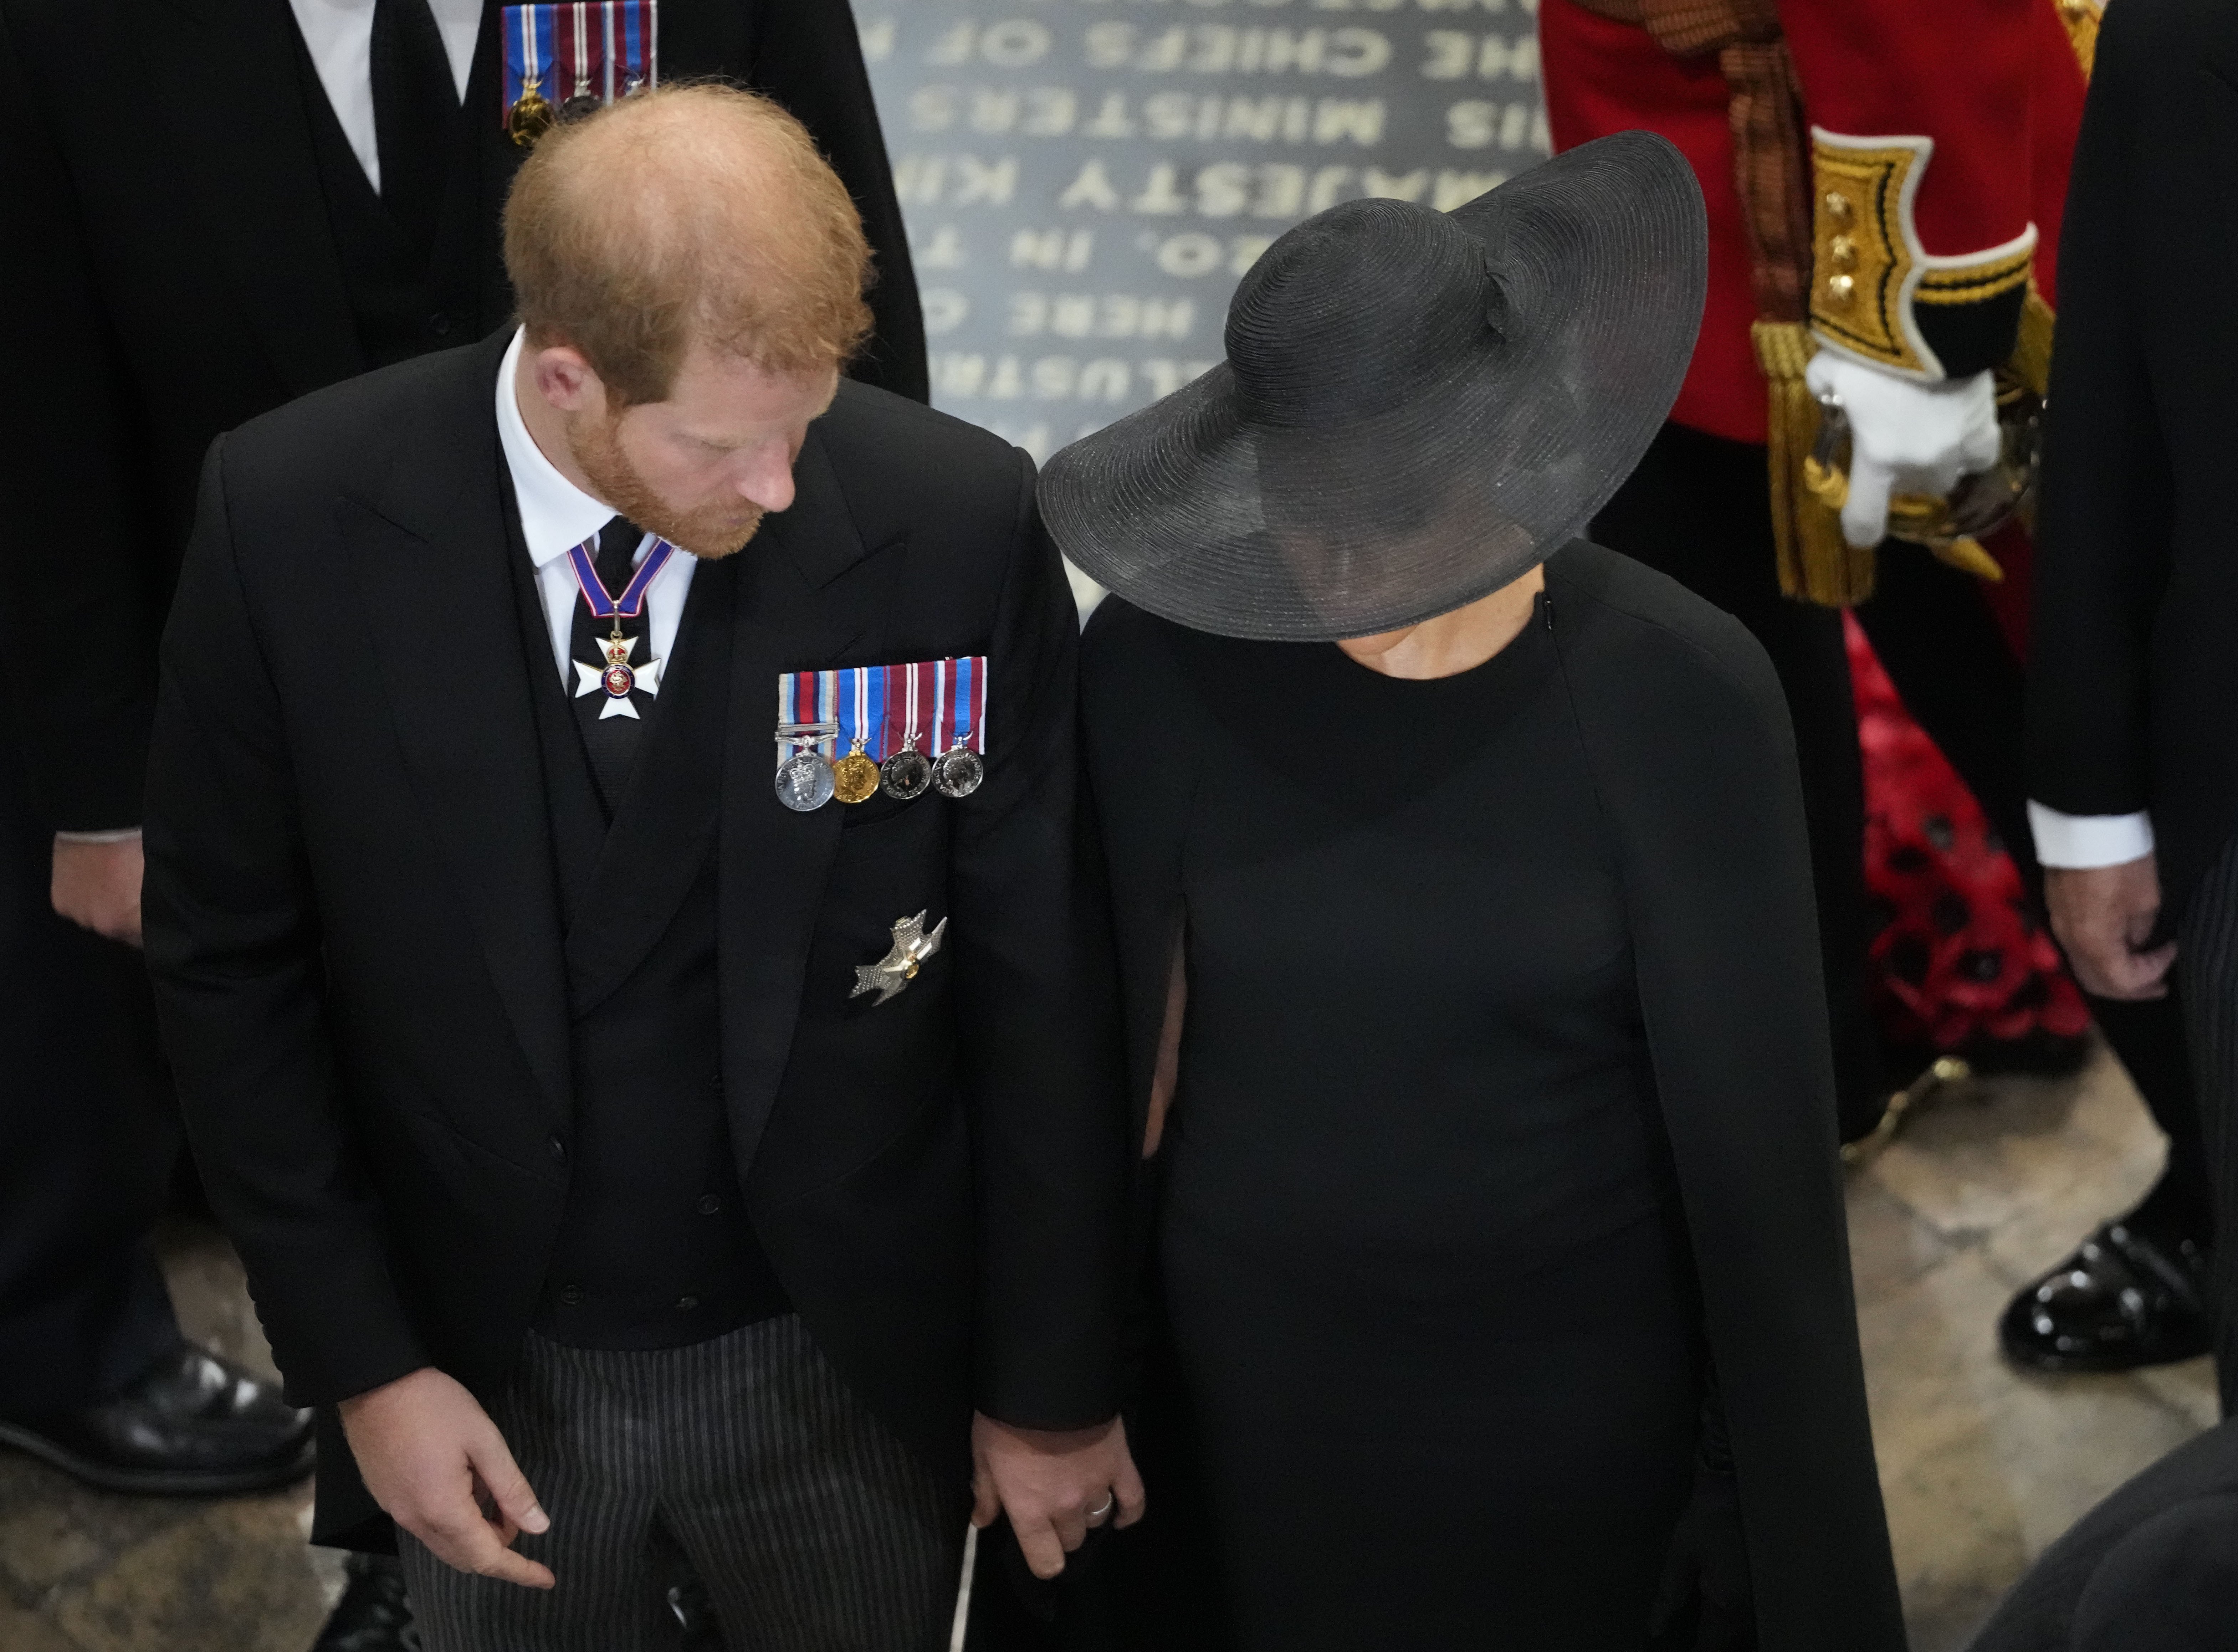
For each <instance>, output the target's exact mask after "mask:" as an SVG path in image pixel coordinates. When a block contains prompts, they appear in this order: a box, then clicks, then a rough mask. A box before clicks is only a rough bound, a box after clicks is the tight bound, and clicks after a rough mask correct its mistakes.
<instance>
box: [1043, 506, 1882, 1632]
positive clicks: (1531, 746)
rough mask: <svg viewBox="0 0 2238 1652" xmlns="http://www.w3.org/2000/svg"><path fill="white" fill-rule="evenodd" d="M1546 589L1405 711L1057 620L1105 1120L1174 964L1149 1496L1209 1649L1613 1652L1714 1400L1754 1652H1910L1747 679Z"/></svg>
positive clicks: (1800, 940) (1155, 1023)
mask: <svg viewBox="0 0 2238 1652" xmlns="http://www.w3.org/2000/svg"><path fill="white" fill-rule="evenodd" d="M1546 578H1547V590H1546V595H1545V596H1544V597H1542V598H1540V600H1539V605H1538V608H1537V610H1536V611H1535V612H1534V615H1533V622H1532V624H1530V625H1529V626H1527V627H1526V630H1525V631H1524V633H1523V634H1522V635H1521V636H1520V637H1519V638H1518V639H1517V640H1516V642H1515V643H1513V644H1510V646H1509V647H1508V648H1507V649H1506V650H1505V651H1502V653H1500V655H1498V656H1495V657H1493V660H1491V661H1490V662H1487V664H1486V665H1484V666H1481V667H1480V668H1478V669H1477V670H1476V671H1472V672H1467V673H1463V674H1461V675H1460V676H1458V677H1452V678H1446V679H1440V680H1437V681H1433V682H1427V683H1421V682H1407V681H1397V680H1394V679H1390V678H1385V677H1379V676H1376V675H1375V674H1374V673H1372V672H1368V671H1365V670H1364V669H1363V668H1361V667H1359V666H1357V665H1355V664H1353V663H1352V662H1350V661H1349V660H1347V659H1346V658H1345V657H1343V656H1342V655H1341V652H1340V651H1338V650H1336V649H1335V648H1334V646H1332V645H1328V644H1255V643H1241V642H1235V641H1232V640H1228V639H1222V638H1211V637H1208V636H1205V635H1202V633H1197V632H1192V631H1187V630H1185V629H1182V628H1181V627H1178V626H1175V625H1173V624H1169V623H1168V622H1165V621H1162V620H1159V619H1156V618H1153V617H1151V616H1149V615H1147V614H1144V613H1142V612H1141V611H1137V610H1135V609H1133V608H1131V607H1129V606H1128V605H1125V604H1124V603H1122V602H1121V601H1119V600H1118V599H1117V598H1111V599H1109V600H1107V602H1106V603H1105V605H1103V606H1102V609H1101V610H1099V611H1098V612H1097V614H1096V616H1095V617H1094V618H1093V619H1092V621H1091V623H1090V624H1089V628H1088V631H1087V635H1086V638H1085V641H1084V644H1083V665H1082V694H1083V717H1084V721H1085V729H1086V737H1085V747H1086V750H1087V752H1088V760H1089V769H1090V778H1091V782H1092V784H1093V790H1094V795H1095V799H1096V808H1097V810H1098V814H1099V816H1100V820H1101V825H1102V832H1103V836H1104V840H1105V845H1106V850H1107V854H1108V856H1109V863H1110V869H1111V879H1112V886H1113V892H1114V899H1115V903H1116V913H1117V918H1118V932H1119V935H1120V942H1121V947H1122V965H1123V975H1124V988H1125V994H1126V1010H1127V1015H1128V1022H1129V1061H1130V1082H1131V1087H1132V1089H1133V1092H1134V1094H1135V1095H1136V1105H1137V1107H1138V1109H1141V1108H1144V1107H1146V1106H1147V1100H1148V1097H1149V1087H1150V1075H1151V1073H1152V1070H1153V1067H1154V1064H1155V1057H1156V1051H1157V1041H1158V1037H1159V1032H1160V1028H1161V1027H1162V1021H1163V1017H1164V1009H1165V1005H1166V1001H1167V990H1168V969H1169V960H1170V958H1171V956H1172V949H1173V948H1174V946H1175V942H1176V939H1177V938H1183V941H1182V943H1183V945H1184V947H1185V950H1186V955H1187V956H1188V958H1189V994H1190V1000H1189V1014H1188V1015H1187V1017H1186V1018H1185V1021H1184V1028H1185V1031H1184V1035H1183V1041H1182V1056H1181V1067H1180V1074H1181V1076H1180V1083H1179V1085H1178V1087H1177V1091H1176V1096H1175V1105H1174V1111H1173V1113H1172V1115H1171V1118H1170V1120H1169V1129H1168V1134H1167V1138H1166V1140H1165V1143H1164V1145H1163V1146H1162V1150H1161V1152H1160V1153H1159V1155H1158V1160H1157V1161H1155V1164H1154V1166H1153V1167H1152V1169H1151V1171H1150V1172H1149V1173H1146V1174H1145V1176H1144V1178H1143V1181H1142V1188H1143V1199H1144V1208H1143V1221H1142V1232H1143V1234H1144V1238H1145V1252H1146V1258H1145V1259H1146V1272H1147V1273H1149V1274H1150V1275H1153V1276H1155V1278H1156V1279H1157V1281H1158V1284H1157V1287H1156V1288H1157V1297H1158V1312H1159V1313H1160V1314H1161V1315H1162V1317H1163V1321H1164V1323H1163V1325H1162V1334H1161V1335H1160V1336H1159V1337H1157V1338H1155V1339H1154V1341H1155V1345H1156V1346H1157V1348H1159V1349H1162V1350H1163V1352H1162V1354H1155V1355H1154V1358H1153V1360H1152V1364H1153V1365H1162V1366H1163V1367H1164V1369H1163V1371H1162V1375H1159V1376H1157V1377H1156V1378H1154V1380H1155V1381H1156V1382H1157V1383H1158V1384H1160V1385H1161V1386H1162V1388H1163V1389H1164V1391H1165V1398H1166V1400H1167V1401H1168V1402H1169V1404H1168V1410H1169V1411H1170V1410H1171V1404H1170V1402H1172V1400H1173V1399H1174V1398H1175V1396H1176V1395H1178V1396H1179V1397H1181V1399H1182V1406H1183V1409H1185V1411H1186V1412H1187V1415H1186V1417H1185V1418H1182V1419H1181V1425H1180V1426H1179V1427H1178V1428H1175V1427H1173V1426H1171V1424H1172V1423H1173V1419H1172V1417H1170V1416H1169V1417H1166V1418H1165V1419H1164V1420H1161V1419H1160V1417H1158V1416H1157V1415H1155V1411H1156V1409H1157V1408H1155V1407H1153V1408H1151V1411H1152V1414H1151V1415H1149V1416H1146V1417H1143V1419H1142V1424H1141V1426H1142V1427H1143V1428H1144V1429H1145V1430H1154V1429H1155V1430H1157V1431H1159V1432H1160V1433H1161V1434H1162V1435H1163V1436H1164V1437H1146V1438H1144V1439H1143V1440H1142V1442H1141V1444H1142V1457H1143V1458H1144V1465H1145V1471H1146V1474H1154V1473H1155V1472H1156V1468H1157V1465H1158V1464H1160V1463H1161V1462H1162V1463H1163V1464H1165V1465H1166V1467H1167V1470H1168V1472H1167V1474H1166V1476H1165V1478H1166V1480H1167V1483H1168V1485H1169V1490H1174V1491H1176V1492H1183V1488H1184V1487H1186V1490H1185V1492H1184V1493H1183V1495H1182V1496H1181V1497H1169V1499H1168V1503H1169V1510H1168V1513H1169V1517H1171V1518H1175V1519H1183V1518H1185V1519H1187V1520H1188V1521H1189V1523H1190V1530H1191V1533H1192V1536H1191V1537H1190V1546H1191V1547H1192V1548H1197V1547H1202V1549H1205V1550H1208V1551H1209V1552H1208V1553H1197V1554H1194V1555H1192V1556H1190V1559H1191V1561H1192V1563H1195V1565H1196V1567H1197V1568H1198V1569H1199V1571H1200V1573H1201V1574H1202V1572H1203V1571H1204V1570H1206V1569H1209V1570H1210V1572H1211V1573H1212V1574H1214V1575H1215V1576H1216V1577H1217V1580H1218V1587H1219V1592H1220V1594H1221V1595H1222V1597H1223V1598H1222V1609H1223V1616H1224V1618H1225V1620H1226V1621H1225V1622H1224V1623H1223V1626H1222V1631H1221V1635H1220V1637H1219V1638H1220V1639H1221V1640H1223V1641H1225V1642H1228V1643H1229V1644H1232V1645H1234V1646H1235V1647H1238V1648H1241V1649H1245V1652H1313V1649H1320V1648H1328V1649H1332V1652H1334V1649H1340V1648H1350V1647H1365V1646H1371V1645H1372V1646H1377V1647H1383V1648H1393V1649H1400V1648H1404V1649H1416V1648H1420V1649H1425V1652H1428V1649H1443V1648H1447V1647H1451V1648H1455V1649H1459V1648H1464V1647H1467V1648H1475V1647H1484V1648H1504V1647H1506V1646H1510V1645H1513V1646H1517V1647H1522V1646H1526V1645H1529V1646H1531V1647H1533V1649H1534V1652H1539V1649H1551V1648H1564V1649H1579V1652H1586V1649H1590V1652H1604V1649H1606V1652H1628V1649H1632V1648H1638V1647H1644V1646H1645V1645H1646V1644H1647V1639H1648V1636H1647V1619H1648V1607H1649V1604H1650V1597H1651V1596H1653V1594H1654V1593H1655V1591H1656V1586H1657V1573H1658V1570H1659V1568H1660V1565H1661V1563H1662V1561H1663V1559H1664V1556H1665V1554H1666V1553H1667V1551H1668V1550H1669V1548H1670V1544H1671V1540H1672V1528H1673V1525H1674V1522H1676V1521H1677V1519H1678V1518H1679V1513H1680V1510H1681V1509H1682V1507H1683V1506H1684V1505H1685V1503H1686V1499H1687V1495H1688V1483H1689V1478H1690V1475H1691V1473H1692V1463H1693V1458H1694V1450H1695V1444H1696V1439H1695V1435H1696V1421H1697V1417H1698V1415H1699V1411H1698V1386H1697V1380H1698V1373H1699V1372H1701V1371H1705V1370H1707V1369H1710V1368H1714V1371H1715V1374H1716V1379H1717V1382H1718V1386H1719V1388H1720V1389H1721V1391H1722V1402H1723V1404H1722V1411H1723V1416H1724V1422H1725V1429H1726V1431H1727V1433H1728V1436H1729V1440H1730V1451H1731V1473H1732V1476H1733V1482H1734V1483H1735V1484H1736V1485H1737V1490H1738V1504H1739V1510H1740V1524H1741V1526H1742V1529H1743V1530H1744V1532H1745V1548H1746V1554H1747V1572H1748V1575H1749V1578H1750V1587H1751V1597H1752V1601H1753V1609H1754V1612H1755V1616H1756V1626H1757V1632H1758V1645H1759V1646H1760V1648H1761V1649H1763V1652H1851V1649H1854V1652H1896V1649H1900V1648H1901V1647H1902V1646H1903V1644H1904V1631H1903V1627H1902V1618H1901V1612H1900V1608H1899V1603H1898V1600H1897V1589H1896V1583H1895V1576H1894V1569H1893V1565H1892V1563H1891V1561H1890V1550H1889V1543H1888V1536H1887V1531H1886V1527H1885V1523H1884V1516H1883V1512H1882V1507H1881V1499H1880V1492H1879V1487H1878V1483H1877V1478H1876V1475H1875V1470H1874V1464H1873V1456H1872V1444H1871V1431H1870V1427H1869V1424H1868V1421H1867V1417H1866V1408H1865V1394H1864V1376H1863V1371H1862V1365H1861V1362H1860V1359H1859V1356H1858V1350H1857V1331H1856V1322H1855V1317H1854V1307H1853V1303H1852V1298H1851V1285H1850V1274H1849V1265H1848V1254H1847V1246H1846V1239H1845V1237H1844V1220H1843V1209H1842V1194H1841V1184H1840V1173H1839V1166H1838V1160H1837V1146H1836V1136H1835V1123H1834V1109H1833V1100H1832V1084H1831V1063H1830V1060H1829V1055H1828V1050H1827V1035H1826V1017H1825V1009H1824V1004H1823V1002H1822V1001H1821V988H1820V986H1819V974H1818V969H1817V966H1816V962H1815V960H1816V958H1817V941H1816V936H1815V934H1814V931H1813V919H1812V915H1811V913H1812V907H1811V882H1810V871H1809V866H1808V863H1807V849H1806V847H1805V838H1804V831H1803V823H1802V815H1801V804H1800V802H1799V797H1798V787H1797V782H1796V777H1795V768H1794V756H1793V749H1792V740H1791V734H1790V731H1789V727H1788V720H1787V716H1786V712H1785V709H1784V703H1783V701H1782V699H1781V697H1780V693H1779V689H1778V684H1777V681H1776V680H1775V679H1774V677H1772V675H1771V670H1770V668H1769V666H1768V664H1766V662H1765V658H1764V657H1763V655H1762V653H1761V651H1759V650H1758V647H1757V645H1756V644H1754V643H1753V642H1752V641H1751V639H1750V638H1748V636H1747V634H1746V633H1745V631H1742V629H1741V628H1740V627H1739V625H1738V624H1737V623H1735V622H1734V621H1732V620H1731V618H1728V617H1726V616H1725V615H1724V614H1722V613H1720V612H1718V611H1716V610H1714V609H1712V608H1711V607H1709V606H1708V605H1705V604H1704V603H1702V602H1701V601H1700V600H1698V598H1694V597H1692V596H1691V595H1689V594H1688V593H1687V592H1685V591H1684V590H1682V589H1681V588H1680V587H1679V586H1678V585H1675V584H1673V583H1672V581H1670V580H1668V579H1666V578H1663V577H1661V576H1659V575H1658V574H1655V573H1653V572H1650V571H1649V570H1646V569H1645V568H1643V567H1640V566H1639V565H1636V564H1634V563H1632V562H1630V561H1628V560H1627V559H1626V558H1622V557H1619V556H1618V555H1616V554H1614V553H1613V552H1607V551H1605V550H1602V549H1600V548H1599V547H1597V546H1593V545H1586V544H1584V543H1578V544H1574V545H1571V546H1569V547H1567V548H1566V549H1565V550H1564V551H1563V552H1560V553H1559V554H1558V555H1557V556H1556V557H1555V558H1553V559H1552V560H1551V561H1550V562H1549V563H1548V565H1547V569H1546ZM1141 1122H1142V1121H1141V1120H1140V1119H1139V1118H1138V1126H1139V1125H1140V1123H1141ZM1150 1495H1151V1499H1152V1510H1153V1512H1152V1516H1151V1520H1152V1522H1154V1523H1155V1521H1157V1520H1158V1518H1159V1515H1158V1512H1157V1510H1158V1508H1159V1497H1160V1489H1159V1483H1158V1482H1157V1480H1155V1479H1153V1481H1152V1483H1151V1485H1150ZM1184 1502H1185V1503H1187V1504H1188V1505H1189V1506H1188V1508H1187V1510H1186V1512H1184V1510H1182V1507H1181V1506H1180V1505H1181V1504H1182V1503H1184ZM1142 1535H1143V1536H1148V1535H1149V1528H1148V1527H1146V1528H1144V1529H1142ZM1122 1536H1125V1535H1122ZM1200 1539H1201V1540H1202V1542H1201V1543H1200ZM1144 1552H1145V1553H1146V1554H1155V1552H1156V1550H1155V1546H1154V1547H1153V1548H1152V1549H1151V1550H1146V1551H1144ZM1153 1570H1154V1571H1155V1567H1154V1568H1153ZM1083 1581H1084V1580H1083ZM1140 1581H1141V1582H1142V1583H1143V1584H1145V1585H1147V1586H1148V1587H1149V1588H1151V1589H1155V1588H1156V1587H1157V1585H1158V1582H1159V1580H1158V1579H1157V1577H1156V1576H1145V1577H1143V1578H1142V1579H1141V1580H1140Z"/></svg>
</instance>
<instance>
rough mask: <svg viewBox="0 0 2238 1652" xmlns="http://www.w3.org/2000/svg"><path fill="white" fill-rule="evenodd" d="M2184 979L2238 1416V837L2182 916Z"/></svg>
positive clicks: (2225, 1395) (2217, 1310)
mask: <svg viewBox="0 0 2238 1652" xmlns="http://www.w3.org/2000/svg"><path fill="white" fill-rule="evenodd" d="M2176 968H2177V970H2178V972H2179V973H2180V974H2181V976H2182V988H2183V1004H2184V1025H2185V1030H2186V1032H2187V1033H2188V1034H2189V1042H2190V1045H2191V1067H2192V1075H2193V1082H2194V1084H2195V1086H2196V1087H2197V1089H2198V1091H2199V1113H2200V1125H2201V1127H2202V1133H2203V1134H2204V1135H2205V1137H2206V1139H2207V1173H2208V1176H2209V1178H2211V1179H2212V1181H2213V1185H2214V1190H2215V1253H2214V1257H2213V1259H2212V1261H2213V1269H2214V1272H2213V1276H2212V1279H2213V1300H2212V1301H2210V1302H2209V1303H2208V1312H2209V1313H2210V1315H2211V1316H2212V1318H2213V1321H2214V1325H2215V1376H2216V1379H2217V1381H2218V1383H2219V1384H2220V1386H2221V1391H2222V1392H2221V1398H2222V1414H2223V1415H2224V1416H2225V1417H2238V838H2233V839H2232V840H2231V841H2230V842H2229V843H2227V844H2225V845H2224V846H2223V849H2222V853H2221V855H2220V856H2217V857H2216V858H2215V865H2214V868H2213V869H2211V870H2210V871H2209V872H2208V875H2207V876H2205V877H2203V878H2202V879H2201V880H2200V882H2199V889H2198V891H2197V892H2196V893H2195V894H2194V895H2192V897H2191V904H2190V906H2189V907H2188V908H2187V909H2185V911H2184V915H2183V927H2182V933H2181V935H2179V936H2178V939H2177V949H2176Z"/></svg>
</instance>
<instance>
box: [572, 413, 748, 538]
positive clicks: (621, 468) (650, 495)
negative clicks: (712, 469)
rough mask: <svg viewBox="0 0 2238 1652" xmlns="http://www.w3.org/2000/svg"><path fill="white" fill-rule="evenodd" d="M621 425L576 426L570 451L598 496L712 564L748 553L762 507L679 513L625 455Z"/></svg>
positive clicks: (733, 503)
mask: <svg viewBox="0 0 2238 1652" xmlns="http://www.w3.org/2000/svg"><path fill="white" fill-rule="evenodd" d="M618 422H619V421H618V420H613V419H603V420H592V419H582V420H574V421H573V422H572V423H571V424H570V426H569V427H568V431H567V446H568V448H569V450H570V451H571V452H572V453H573V454H574V455H575V462H576V464H578V465H579V466H582V469H583V474H584V475H586V476H587V477H589V478H590V479H591V485H592V486H593V487H595V488H596V489H597V490H598V493H599V498H600V499H604V500H605V501H606V503H607V504H609V505H611V506H613V507H614V509H615V510H617V511H619V512H621V513H622V515H624V516H626V517H627V518H628V519H630V520H631V521H632V522H634V523H635V524H637V525H638V526H639V527H641V528H643V529H645V530H646V532H648V533H657V534H659V536H660V537H661V538H662V539H665V540H667V541H668V542H669V544H671V545H674V546H675V547H676V548H677V549H678V550H679V551H688V552H691V553H692V555H693V556H695V557H698V558H701V559H702V560H703V561H707V562H712V561H715V560H717V559H718V558H723V557H727V556H731V555H733V554H735V553H736V552H739V551H741V550H743V549H745V545H746V541H748V540H749V539H752V538H753V537H754V535H755V534H756V533H757V532H759V531H760V528H761V525H762V518H763V517H764V516H765V514H766V512H764V511H763V509H762V507H761V506H758V505H750V504H748V503H747V502H746V501H745V499H738V498H735V497H734V498H732V499H727V500H725V501H724V502H723V503H721V504H719V505H706V506H700V507H699V509H698V510H696V511H683V510H679V509H677V508H676V507H675V506H672V505H671V504H669V503H668V502H667V501H666V500H665V499H662V498H661V496H660V495H659V493H658V492H655V491H654V490H653V486H652V483H650V482H648V481H646V479H645V478H644V476H643V475H642V474H640V473H639V471H638V468H637V466H634V465H632V464H631V463H630V460H629V455H628V454H626V453H623V452H622V445H621V439H620V436H619V433H618V430H617V425H618Z"/></svg>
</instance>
